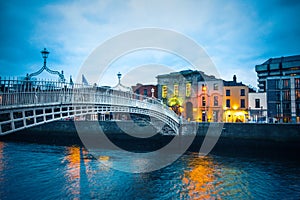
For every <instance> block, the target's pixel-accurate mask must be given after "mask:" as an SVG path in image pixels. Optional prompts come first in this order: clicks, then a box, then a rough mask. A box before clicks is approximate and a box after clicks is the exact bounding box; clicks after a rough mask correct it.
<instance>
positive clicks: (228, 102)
mask: <svg viewBox="0 0 300 200" xmlns="http://www.w3.org/2000/svg"><path fill="white" fill-rule="evenodd" d="M226 107H227V108H230V99H226Z"/></svg>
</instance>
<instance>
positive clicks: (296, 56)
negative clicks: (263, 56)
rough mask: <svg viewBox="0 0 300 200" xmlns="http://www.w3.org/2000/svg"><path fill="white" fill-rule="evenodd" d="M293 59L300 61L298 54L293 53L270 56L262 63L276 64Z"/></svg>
mask: <svg viewBox="0 0 300 200" xmlns="http://www.w3.org/2000/svg"><path fill="white" fill-rule="evenodd" d="M294 61H300V55H294V56H286V57H284V56H282V57H279V58H270V59H268V60H267V61H266V62H264V63H263V65H266V64H277V63H284V62H294Z"/></svg>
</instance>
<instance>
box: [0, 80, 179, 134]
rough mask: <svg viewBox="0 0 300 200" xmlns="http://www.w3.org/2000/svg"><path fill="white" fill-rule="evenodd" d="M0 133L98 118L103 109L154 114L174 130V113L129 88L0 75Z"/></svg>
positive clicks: (176, 119)
mask: <svg viewBox="0 0 300 200" xmlns="http://www.w3.org/2000/svg"><path fill="white" fill-rule="evenodd" d="M0 87H1V88H0V135H5V134H9V133H12V132H15V131H18V130H22V129H25V128H29V127H33V126H38V125H41V124H44V123H48V122H53V121H56V120H62V119H67V118H75V119H77V118H85V119H88V120H98V119H101V118H103V117H105V115H106V114H107V113H119V114H122V113H134V114H141V115H146V116H150V117H154V118H156V119H158V120H160V121H162V122H163V123H165V124H167V125H168V126H169V127H170V128H172V130H174V132H175V133H176V134H177V133H178V130H179V119H178V116H177V115H176V114H175V113H174V112H173V111H172V110H170V109H168V107H166V106H165V105H163V104H162V103H161V102H160V101H158V100H156V99H153V98H147V97H144V96H141V95H137V94H133V93H131V92H122V91H118V90H113V89H111V88H109V87H97V86H89V85H83V84H73V83H64V82H55V81H44V80H34V81H33V80H21V81H20V80H1V79H0Z"/></svg>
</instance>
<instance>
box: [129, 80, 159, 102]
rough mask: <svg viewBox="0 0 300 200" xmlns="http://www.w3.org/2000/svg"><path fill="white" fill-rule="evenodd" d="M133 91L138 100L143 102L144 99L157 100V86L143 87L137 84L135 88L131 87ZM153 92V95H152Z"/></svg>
mask: <svg viewBox="0 0 300 200" xmlns="http://www.w3.org/2000/svg"><path fill="white" fill-rule="evenodd" d="M131 88H132V91H133V92H134V93H136V94H138V95H141V96H137V98H139V99H140V100H142V99H141V98H142V97H154V98H157V86H156V85H143V84H140V83H138V84H136V85H135V86H131ZM152 92H153V94H152Z"/></svg>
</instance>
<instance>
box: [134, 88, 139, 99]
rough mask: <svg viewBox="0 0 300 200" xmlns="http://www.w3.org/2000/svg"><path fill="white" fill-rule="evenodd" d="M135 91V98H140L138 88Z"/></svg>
mask: <svg viewBox="0 0 300 200" xmlns="http://www.w3.org/2000/svg"><path fill="white" fill-rule="evenodd" d="M135 93H136V94H137V95H136V99H139V98H140V96H139V95H140V90H136V91H135Z"/></svg>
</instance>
